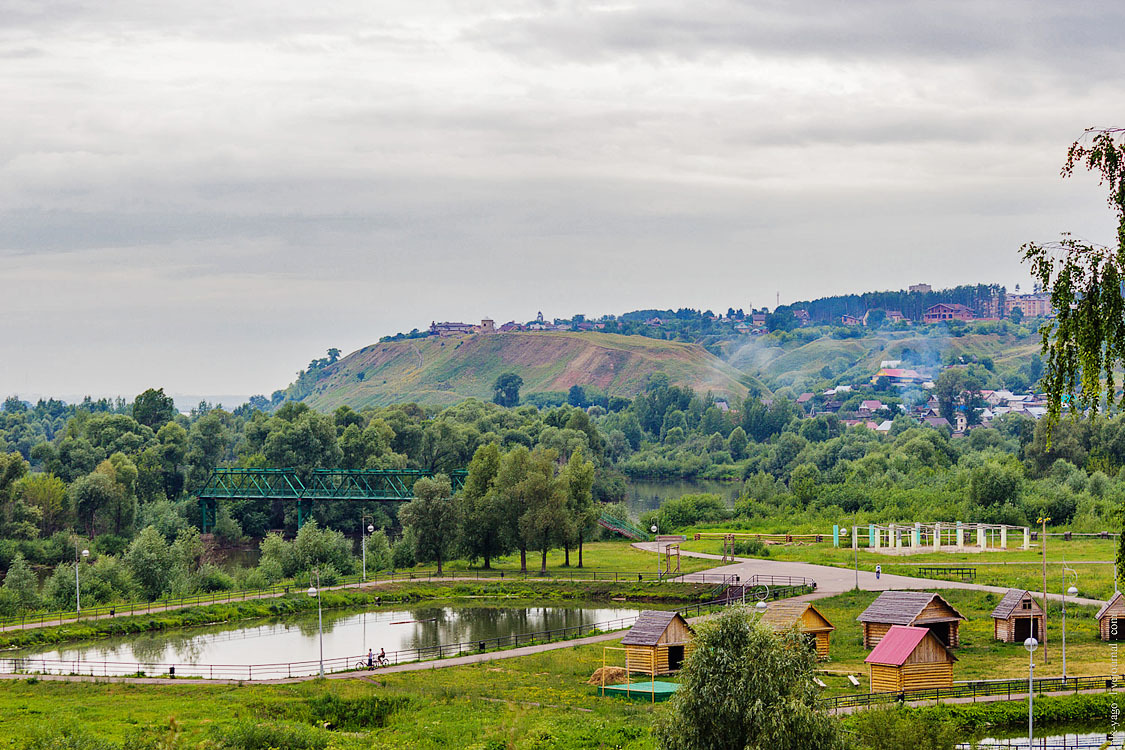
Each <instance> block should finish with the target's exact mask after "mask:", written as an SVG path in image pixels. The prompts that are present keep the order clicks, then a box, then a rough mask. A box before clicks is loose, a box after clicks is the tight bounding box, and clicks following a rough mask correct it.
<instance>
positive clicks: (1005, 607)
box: [992, 589, 1042, 620]
mask: <svg viewBox="0 0 1125 750" xmlns="http://www.w3.org/2000/svg"><path fill="white" fill-rule="evenodd" d="M1025 596H1031V592H1029V591H1028V590H1026V589H1008V593H1006V594H1004V598H1003V599H1001V600H1000V603H999V604H997V605H996V609H994V610H992V619H994V620H1007V619H1008V618H1009V617H1011V616H1012V612H1013V611H1015V608H1016V607H1018V606H1019V604H1020V602H1022V601H1023V599H1024V597H1025ZM1031 601H1032V604H1035V599H1032V600H1031ZM1036 610H1038V605H1036ZM1038 614H1042V612H1038Z"/></svg>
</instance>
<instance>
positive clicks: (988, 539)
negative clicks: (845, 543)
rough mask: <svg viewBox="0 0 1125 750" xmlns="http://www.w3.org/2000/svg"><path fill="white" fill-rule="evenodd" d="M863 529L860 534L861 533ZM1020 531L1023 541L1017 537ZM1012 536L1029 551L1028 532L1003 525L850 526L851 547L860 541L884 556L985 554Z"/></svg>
mask: <svg viewBox="0 0 1125 750" xmlns="http://www.w3.org/2000/svg"><path fill="white" fill-rule="evenodd" d="M861 529H862V531H861ZM1020 532H1022V539H1021V537H1020ZM1012 533H1015V534H1016V535H1017V536H1016V539H1017V543H1019V544H1020V546H1019V548H1020V549H1025V550H1026V549H1030V548H1031V529H1030V527H1027V526H1011V525H1008V524H1002V523H963V522H961V521H957V522H956V523H919V522H914V523H913V524H895V523H891V524H887V525H886V526H882V525H879V524H874V523H872V524H868V525H867V528H866V529H863V527H861V526H853V527H852V540H851V541H852V547H859V546H860V544H861V543H862V542H863V541H866V542H867V548H868V549H869V550H873V551H876V552H886V553H887V554H921V553H925V552H975V551H980V552H984V551H985V550H1007V549H1009V546H1008V541H1009V540H1008V537H1009V535H1011V534H1012ZM832 545H833V546H834V547H839V546H840V527H839V526H833V527H832Z"/></svg>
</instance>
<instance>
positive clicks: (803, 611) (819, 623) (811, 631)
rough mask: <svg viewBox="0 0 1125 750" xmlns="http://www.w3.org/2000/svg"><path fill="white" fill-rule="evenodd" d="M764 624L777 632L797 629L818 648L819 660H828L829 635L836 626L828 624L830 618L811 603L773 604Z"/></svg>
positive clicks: (788, 601)
mask: <svg viewBox="0 0 1125 750" xmlns="http://www.w3.org/2000/svg"><path fill="white" fill-rule="evenodd" d="M762 622H763V623H765V624H766V625H769V626H770V627H771V628H773V629H774V630H777V631H781V630H789V629H790V628H793V627H796V628H797V630H798V631H800V632H801V633H804V634H805V636H806V637H808V638H809V640H810V641H811V642H812V643H813V644H814V645H815V646H816V655H817V658H819V659H827V658H828V634H829V633H831V632H832V631H833V630H835V629H836V626H835V625H833V624H832V623H830V622H828V618H827V617H825V616H824V615H822V614H821V613H820V611H819V610H818V609H817V608H816V607H814V606H813V605H812V603H811V602H795V601H791V600H784V599H783V600H781V601H776V602H771V603H770V605H769V608H768V609H766V612H765V614H763V615H762Z"/></svg>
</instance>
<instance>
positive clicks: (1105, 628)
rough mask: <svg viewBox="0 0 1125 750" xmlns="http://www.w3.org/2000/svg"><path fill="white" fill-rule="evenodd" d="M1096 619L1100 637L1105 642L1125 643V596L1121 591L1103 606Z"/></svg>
mask: <svg viewBox="0 0 1125 750" xmlns="http://www.w3.org/2000/svg"><path fill="white" fill-rule="evenodd" d="M1096 617H1097V620H1098V637H1100V638H1101V639H1102V640H1103V641H1125V596H1122V594H1121V592H1120V591H1119V592H1117V593H1116V594H1114V595H1113V598H1112V599H1110V600H1109V601H1108V602H1106V603H1105V604H1104V605H1102V608H1101V609H1099V610H1098V614H1097V615H1096Z"/></svg>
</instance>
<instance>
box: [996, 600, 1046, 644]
mask: <svg viewBox="0 0 1125 750" xmlns="http://www.w3.org/2000/svg"><path fill="white" fill-rule="evenodd" d="M1045 622H1046V619H1045V616H1044V614H1043V610H1042V609H1041V608H1040V607H1039V604H1038V603H1037V602H1036V601H1035V599H1034V598H1033V597H1032V596H1031V593H1030V592H1029V591H1026V590H1024V589H1008V593H1006V594H1004V598H1003V599H1001V600H1000V603H999V604H997V605H996V609H994V610H992V631H993V634H994V635H995V637H996V640H998V641H1003V642H1004V643H1023V642H1024V641H1025V640H1027V639H1028V638H1034V639H1035V640H1037V641H1038V640H1042V639H1043V629H1044V628H1043V626H1044V623H1045Z"/></svg>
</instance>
